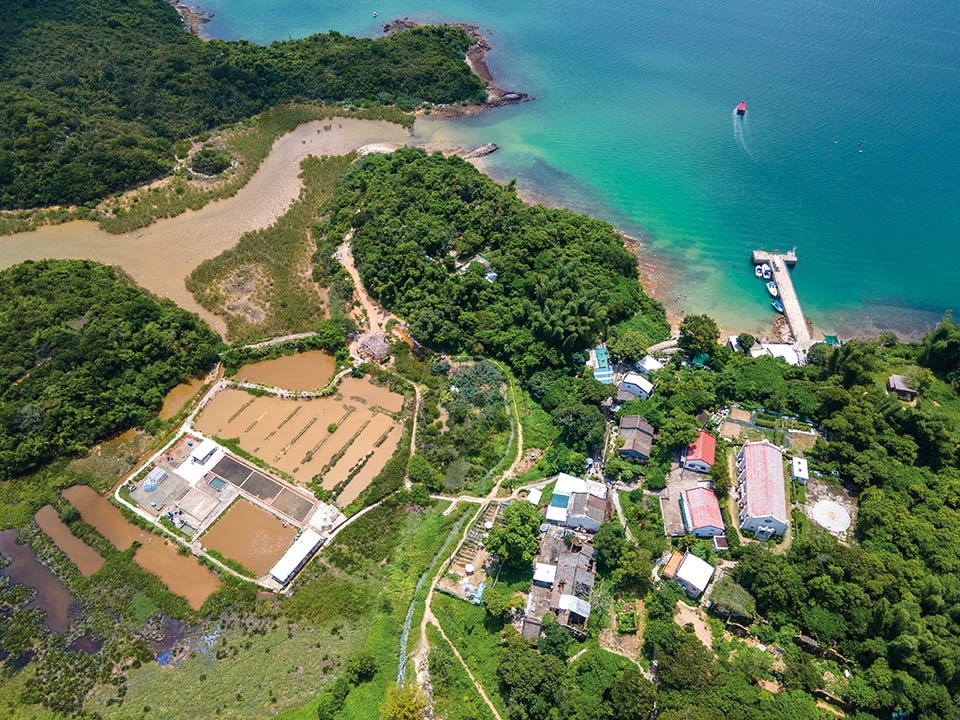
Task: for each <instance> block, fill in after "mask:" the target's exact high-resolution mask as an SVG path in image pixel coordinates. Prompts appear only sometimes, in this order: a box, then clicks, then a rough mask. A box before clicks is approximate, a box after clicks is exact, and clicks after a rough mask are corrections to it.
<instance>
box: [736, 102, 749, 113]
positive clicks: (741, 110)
mask: <svg viewBox="0 0 960 720" xmlns="http://www.w3.org/2000/svg"><path fill="white" fill-rule="evenodd" d="M746 113H747V104H746V103H745V102H743V101H742V100H741V101H740V104H739V105H737V115H746Z"/></svg>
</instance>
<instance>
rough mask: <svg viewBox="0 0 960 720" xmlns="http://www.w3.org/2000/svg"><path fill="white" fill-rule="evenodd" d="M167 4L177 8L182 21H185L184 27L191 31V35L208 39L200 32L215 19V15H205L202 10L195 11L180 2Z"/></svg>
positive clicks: (171, 0) (178, 0)
mask: <svg viewBox="0 0 960 720" xmlns="http://www.w3.org/2000/svg"><path fill="white" fill-rule="evenodd" d="M167 2H168V3H170V4H171V5H173V7H174V8H176V10H177V12H178V13H179V14H180V19H181V20H183V24H184V26H185V27H186V28H187V30H189V31H190V34H191V35H196V36H197V37H198V38H200V39H201V40H206V39H207V38H206V37H204V36H203V34H202V33H201V32H200V28H201V27H202V26H203V25H204V24H205V23H208V22H210V20H211V19H212V18H213V13H205V12H203V11H202V10H195V9H193V8H191V7H189V6H188V5H186V4H184V3H182V2H180V0H167Z"/></svg>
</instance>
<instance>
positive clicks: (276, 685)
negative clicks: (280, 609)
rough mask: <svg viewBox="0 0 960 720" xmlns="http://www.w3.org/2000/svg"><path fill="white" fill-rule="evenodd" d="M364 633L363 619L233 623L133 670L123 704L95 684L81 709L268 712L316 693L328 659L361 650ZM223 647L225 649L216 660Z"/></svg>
mask: <svg viewBox="0 0 960 720" xmlns="http://www.w3.org/2000/svg"><path fill="white" fill-rule="evenodd" d="M338 626H339V627H340V630H339V631H338V632H337V633H336V634H334V633H333V628H335V627H338ZM362 640H363V626H362V624H361V623H359V622H357V623H356V624H350V623H346V622H343V621H338V622H336V623H333V624H327V625H326V626H325V627H321V628H315V627H305V626H302V625H298V626H297V627H296V628H292V627H290V626H288V624H287V622H286V621H283V620H281V621H280V622H279V623H278V624H277V626H276V629H271V630H268V631H267V632H266V633H264V634H263V635H259V634H250V635H245V634H243V632H241V631H240V630H238V629H231V630H228V631H227V632H225V633H223V634H222V635H219V636H217V639H216V641H215V642H214V643H213V644H212V646H209V647H208V646H206V645H204V644H202V643H199V646H200V647H199V648H197V649H195V650H194V652H193V653H191V656H190V657H189V658H187V659H186V660H184V661H183V662H181V663H179V664H178V665H175V666H169V667H159V666H157V665H156V664H154V663H147V664H146V665H143V666H142V667H140V668H139V669H137V670H131V671H130V674H129V685H128V690H127V695H126V698H125V699H124V702H123V704H121V705H116V704H115V705H110V706H107V705H106V704H105V702H104V700H105V697H109V695H107V696H104V695H103V694H101V693H100V692H98V691H97V690H95V691H94V692H93V694H92V695H91V696H90V697H89V698H88V699H87V702H86V703H85V705H84V709H85V710H87V711H88V712H98V713H100V715H101V716H102V717H104V718H130V717H139V716H141V714H144V708H146V707H149V708H150V711H149V714H150V715H152V716H153V717H162V718H170V719H171V720H173V719H175V718H183V719H184V720H194V719H195V718H198V717H214V716H217V715H220V716H223V717H232V718H256V717H267V716H269V715H272V714H273V713H274V712H275V711H277V710H280V709H282V708H285V707H290V706H291V705H296V704H298V703H303V702H304V701H305V700H306V699H308V698H309V697H311V696H312V695H313V693H314V692H315V691H316V690H317V688H318V687H319V686H320V685H321V683H323V682H324V680H325V679H328V678H329V677H330V676H331V675H332V674H333V673H334V665H333V662H331V660H333V661H336V660H341V659H342V658H344V657H345V656H346V655H348V654H349V653H350V652H353V651H354V650H357V649H359V647H361V646H362ZM318 644H319V646H318ZM200 648H202V649H200ZM218 651H219V652H220V654H221V655H225V656H222V657H221V658H220V659H217V654H218Z"/></svg>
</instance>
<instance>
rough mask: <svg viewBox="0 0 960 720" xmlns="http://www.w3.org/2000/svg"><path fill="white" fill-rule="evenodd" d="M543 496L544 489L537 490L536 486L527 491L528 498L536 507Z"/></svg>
mask: <svg viewBox="0 0 960 720" xmlns="http://www.w3.org/2000/svg"><path fill="white" fill-rule="evenodd" d="M542 497H543V490H537V488H534V489H533V490H531V491H530V492H529V493H527V500H528V501H529V502H530V503H532V504H533V506H534V507H536V506H537V505H539V504H540V498H542Z"/></svg>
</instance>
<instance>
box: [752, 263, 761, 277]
mask: <svg viewBox="0 0 960 720" xmlns="http://www.w3.org/2000/svg"><path fill="white" fill-rule="evenodd" d="M754 272H755V273H756V275H757V277H758V278H762V277H763V268H762V267H760V266H759V265H757V266H756V267H755V268H754Z"/></svg>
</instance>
